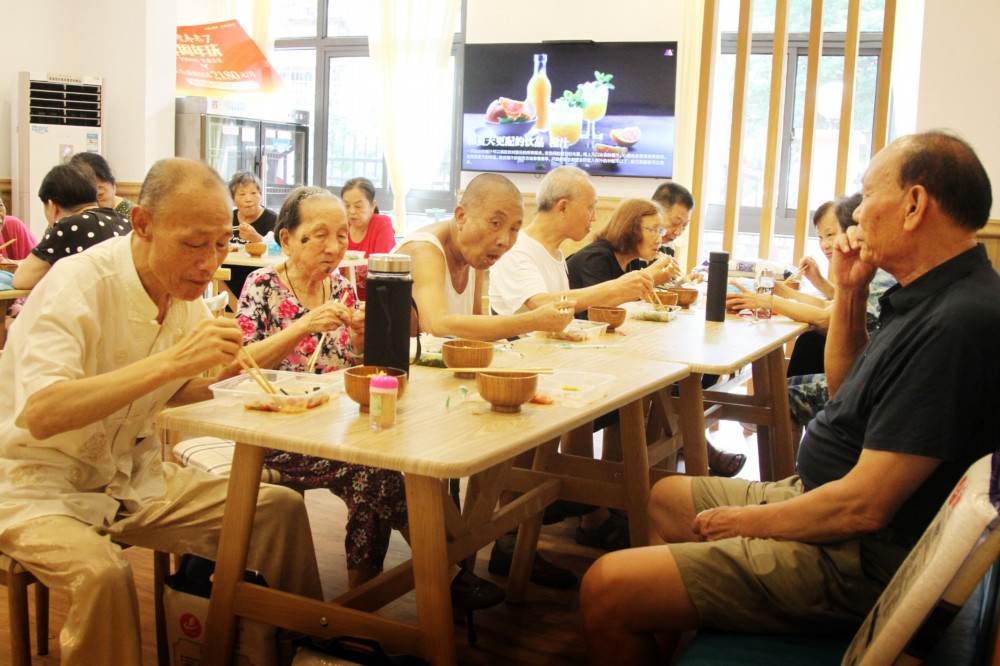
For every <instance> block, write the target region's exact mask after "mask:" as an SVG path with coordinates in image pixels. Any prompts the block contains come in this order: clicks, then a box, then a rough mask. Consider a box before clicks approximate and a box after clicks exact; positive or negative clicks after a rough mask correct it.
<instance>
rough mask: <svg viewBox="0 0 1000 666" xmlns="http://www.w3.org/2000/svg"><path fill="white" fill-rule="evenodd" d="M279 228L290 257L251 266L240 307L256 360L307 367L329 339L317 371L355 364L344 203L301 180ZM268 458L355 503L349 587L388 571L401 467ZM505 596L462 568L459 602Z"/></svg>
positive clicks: (402, 517) (402, 520) (358, 332)
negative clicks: (343, 268) (345, 272)
mask: <svg viewBox="0 0 1000 666" xmlns="http://www.w3.org/2000/svg"><path fill="white" fill-rule="evenodd" d="M274 232H275V236H276V238H277V239H278V242H280V243H281V247H282V250H284V253H285V255H287V256H288V261H286V262H285V263H284V264H281V265H279V266H273V267H267V268H261V269H259V270H257V271H254V272H253V273H251V274H250V276H249V277H248V278H247V281H246V284H245V285H244V287H243V293H242V295H241V296H240V304H239V309H238V310H237V313H236V320H237V322H239V324H240V326H241V327H242V329H243V338H244V340H245V342H246V343H247V344H250V343H254V344H253V347H252V349H251V353H252V354H253V357H254V359H255V360H256V361H257V363H258V364H260V365H261V366H262V367H268V368H277V369H279V370H291V371H299V372H301V371H304V370H305V369H306V368H307V367H308V365H309V359H310V357H311V356H312V355H313V352H315V351H316V346H317V345H318V344H321V343H322V348H321V349H320V350H319V354H318V355H317V360H316V364H315V366H314V369H315V371H316V372H320V373H322V372H329V371H332V370H338V369H340V368H345V367H348V366H351V365H355V362H356V360H357V355H360V354H361V353H362V351H363V350H364V313H363V312H362V311H360V310H358V299H357V296H356V295H355V293H354V289H353V288H352V287H351V285H350V283H349V282H348V281H347V280H346V279H345V278H344V277H343V276H342V275H341V274H340V273H339V272H336V271H335V269H336V268H337V264H339V263H340V261H341V259H343V258H344V252H345V251H346V250H347V244H348V228H347V211H346V210H345V208H344V204H343V202H342V201H341V200H340V199H339V198H337V197H336V196H334V195H333V194H331V193H330V192H329V191H327V190H325V189H323V188H320V187H300V188H297V189H295V190H293V191H292V192H291V194H289V195H288V198H287V199H286V200H285V203H284V205H283V206H282V207H281V212H280V213H278V221H277V224H276V225H275V228H274ZM324 333H325V334H326V335H325V336H324V335H323V334H324ZM264 461H265V464H266V465H267V466H268V467H270V468H271V469H273V470H277V471H280V472H281V473H282V474H283V475H284V476H285V477H286V479H287V480H288V481H289V482H290V483H295V484H297V485H300V486H305V487H308V488H329V489H330V490H331V491H332V492H333V493H335V494H336V495H337V496H338V497H340V498H341V499H343V500H344V502H345V503H346V504H347V536H346V538H345V540H344V546H345V550H346V551H347V584H348V586H349V587H355V586H357V585H360V584H362V583H364V582H365V581H367V580H370V579H371V578H373V577H375V576H376V575H377V574H378V573H379V572H380V571H381V570H382V563H383V560H384V559H385V554H386V551H387V550H388V547H389V536H390V534H391V532H392V529H393V528H395V529H397V530H400V531H401V532H403V536H404V537H408V536H409V535H408V533H407V531H406V530H407V516H406V492H405V488H404V486H403V476H402V474H400V473H399V472H393V471H389V470H385V469H378V468H375V467H367V466H364V465H355V464H351V463H345V462H338V461H335V460H327V459H326V458H316V457H312V456H306V455H302V454H298V453H288V452H285V451H276V450H269V451H268V452H267V453H266V454H265V458H264ZM503 598H504V593H503V590H501V589H500V588H499V587H497V586H496V585H494V584H493V583H491V582H489V581H486V580H483V579H481V578H479V577H477V576H476V575H474V574H472V573H471V572H468V571H465V570H460V569H459V568H458V567H453V569H452V582H451V601H452V604H453V605H455V606H457V607H459V608H464V609H469V610H476V609H480V608H488V607H489V606H494V605H496V604H498V603H500V602H501V601H503Z"/></svg>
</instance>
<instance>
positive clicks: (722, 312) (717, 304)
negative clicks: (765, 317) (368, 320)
mask: <svg viewBox="0 0 1000 666" xmlns="http://www.w3.org/2000/svg"><path fill="white" fill-rule="evenodd" d="M728 283H729V253H728V252H710V253H709V255H708V296H707V298H706V301H707V302H706V305H705V321H725V319H726V287H727V286H728ZM366 335H367V333H366Z"/></svg>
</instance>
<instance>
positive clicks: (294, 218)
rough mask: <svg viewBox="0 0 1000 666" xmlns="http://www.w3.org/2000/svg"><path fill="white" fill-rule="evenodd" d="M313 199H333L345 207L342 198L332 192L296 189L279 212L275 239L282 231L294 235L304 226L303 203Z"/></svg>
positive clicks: (307, 187) (313, 188) (305, 187)
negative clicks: (300, 226) (301, 225)
mask: <svg viewBox="0 0 1000 666" xmlns="http://www.w3.org/2000/svg"><path fill="white" fill-rule="evenodd" d="M312 197H321V198H328V199H333V200H334V201H336V202H337V203H339V204H340V206H341V208H343V206H344V202H343V201H342V200H341V199H340V197H338V196H337V195H336V194H334V193H333V192H331V191H330V190H327V189H324V188H322V187H314V186H304V187H296V188H295V189H294V190H292V191H291V192H290V193H289V194H288V197H287V198H286V199H285V203H283V204H281V210H280V211H278V221H277V222H276V223H275V225H274V236H275V238H277V237H278V236H279V235H280V234H281V230H282V229H284V230H286V231H288V233H293V232H294V231H295V230H296V229H298V228H299V225H300V224H302V202H304V201H305V200H306V199H310V198H312ZM345 214H346V213H345Z"/></svg>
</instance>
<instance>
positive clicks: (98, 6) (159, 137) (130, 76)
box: [0, 0, 177, 182]
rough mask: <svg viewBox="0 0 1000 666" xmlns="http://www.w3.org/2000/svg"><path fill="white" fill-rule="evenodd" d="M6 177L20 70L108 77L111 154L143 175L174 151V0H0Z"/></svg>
mask: <svg viewBox="0 0 1000 666" xmlns="http://www.w3.org/2000/svg"><path fill="white" fill-rule="evenodd" d="M0 12H2V13H0V15H2V16H3V17H4V27H5V30H4V46H3V52H4V57H3V58H0V179H9V178H11V177H12V172H13V168H12V165H11V163H10V155H11V144H10V142H11V113H12V109H11V99H12V97H13V90H12V88H13V84H14V80H15V79H16V76H17V72H19V71H41V72H52V73H55V74H77V75H81V74H82V75H90V76H101V77H104V82H105V91H104V93H105V94H104V113H105V118H106V122H105V126H106V128H107V130H106V132H105V134H104V141H105V150H104V154H105V157H107V158H108V162H110V163H111V166H112V168H113V169H114V171H115V177H116V178H117V179H118V180H121V181H136V182H137V181H141V180H142V179H143V177H144V176H145V174H146V171H147V170H148V168H149V166H150V165H151V164H152V163H153V162H154V161H155V160H157V159H159V158H161V157H169V156H171V155H173V153H174V138H173V135H174V131H173V130H174V76H175V74H174V72H175V56H174V43H175V34H176V25H177V21H176V1H175V0H146V1H142V0H101V2H100V3H95V2H67V1H65V0H32V1H31V2H21V1H19V0H0Z"/></svg>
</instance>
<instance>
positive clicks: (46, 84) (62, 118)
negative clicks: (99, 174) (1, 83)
mask: <svg viewBox="0 0 1000 666" xmlns="http://www.w3.org/2000/svg"><path fill="white" fill-rule="evenodd" d="M102 88H103V79H101V78H99V77H95V76H70V75H64V74H47V73H38V72H18V75H17V83H16V84H15V86H14V112H13V113H11V120H12V122H13V124H14V141H12V142H11V145H12V147H13V153H14V154H13V156H12V158H13V167H14V169H13V179H12V180H13V183H12V189H13V198H14V213H13V214H15V215H17V216H18V217H20V218H21V219H22V220H23V221H24V222H25V223H26V224H28V225H29V227H30V228H31V230H32V231H33V232H34V233H35V235H36V236H38V237H39V238H41V236H42V234H43V233H44V232H45V228H46V226H47V224H48V223H47V222H46V220H45V212H44V207H43V205H42V202H41V201H40V200H39V199H38V188H39V186H40V185H41V183H42V178H44V177H45V174H46V173H48V172H49V169H51V168H52V167H54V166H56V165H57V164H59V163H61V162H65V161H67V160H69V158H70V157H72V156H73V154H74V153H80V152H92V153H100V152H101V151H102V148H103V142H102V136H101V134H102V131H103V114H102V112H101V111H102V108H101V105H102V96H101V90H102Z"/></svg>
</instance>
